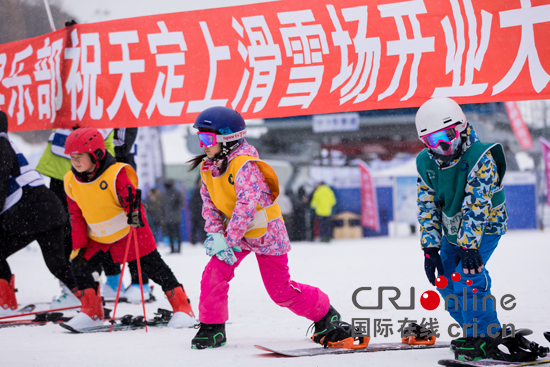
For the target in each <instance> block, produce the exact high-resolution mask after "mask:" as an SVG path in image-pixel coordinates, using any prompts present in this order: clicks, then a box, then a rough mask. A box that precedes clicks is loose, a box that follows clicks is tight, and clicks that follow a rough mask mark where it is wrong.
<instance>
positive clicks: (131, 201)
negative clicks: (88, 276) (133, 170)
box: [109, 186, 134, 333]
mask: <svg viewBox="0 0 550 367" xmlns="http://www.w3.org/2000/svg"><path fill="white" fill-rule="evenodd" d="M126 200H127V202H128V206H129V208H128V213H132V211H133V210H134V208H133V207H134V205H133V204H134V198H133V194H132V187H131V186H128V197H127V198H126ZM129 221H130V219H128V222H129ZM132 234H133V232H132V227H130V231H129V232H128V242H127V243H126V251H124V260H122V269H121V270H120V280H119V281H118V289H117V291H116V299H115V307H114V309H113V317H112V318H111V320H110V321H111V329H110V330H109V332H110V333H112V332H113V325H114V323H113V321H114V320H115V316H116V308H117V306H118V299H119V296H120V288H121V287H122V278H123V277H124V268H125V267H126V260H128V250H129V249H130V241H131V240H132Z"/></svg>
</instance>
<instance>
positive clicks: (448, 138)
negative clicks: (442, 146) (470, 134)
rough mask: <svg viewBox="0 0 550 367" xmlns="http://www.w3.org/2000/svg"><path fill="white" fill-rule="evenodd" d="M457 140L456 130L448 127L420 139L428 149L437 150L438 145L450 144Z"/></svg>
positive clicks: (453, 127)
mask: <svg viewBox="0 0 550 367" xmlns="http://www.w3.org/2000/svg"><path fill="white" fill-rule="evenodd" d="M456 138H458V130H457V129H456V127H455V126H449V127H446V128H444V129H441V130H438V131H436V132H433V133H431V134H428V135H424V136H423V137H422V141H423V142H424V144H426V146H427V147H429V148H437V147H438V146H439V143H441V142H444V143H449V144H450V143H451V142H452V141H453V140H454V139H456Z"/></svg>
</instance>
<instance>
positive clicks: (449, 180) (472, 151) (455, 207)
mask: <svg viewBox="0 0 550 367" xmlns="http://www.w3.org/2000/svg"><path fill="white" fill-rule="evenodd" d="M489 150H490V151H491V154H492V156H493V159H494V160H495V163H496V166H497V172H498V176H499V182H498V183H497V186H498V187H499V188H498V189H497V191H496V192H494V193H493V197H492V199H491V203H492V206H493V208H495V207H497V206H499V205H501V204H503V203H504V202H505V197H504V189H503V187H502V179H503V177H504V173H505V172H506V158H505V156H504V150H503V148H502V146H501V145H500V144H498V143H481V142H479V141H476V142H474V143H473V144H472V146H470V148H468V149H467V150H466V152H465V153H464V154H463V155H462V157H461V158H460V160H459V161H458V162H456V163H455V164H454V165H452V166H449V167H445V168H440V167H439V166H438V164H437V163H436V162H435V161H434V160H433V159H430V157H429V156H428V150H427V149H424V150H423V151H422V152H420V154H418V156H417V157H416V167H417V170H418V174H419V175H420V177H422V180H423V181H424V183H426V185H428V187H430V188H431V189H433V190H434V191H435V193H436V196H437V198H438V199H439V200H440V202H441V205H442V221H443V230H444V232H445V237H447V240H448V241H449V242H451V243H454V244H457V234H458V229H459V228H460V223H461V221H462V203H463V201H464V197H465V196H466V193H465V191H464V189H465V188H466V184H467V181H468V175H469V174H470V172H471V171H472V169H474V167H475V166H476V165H477V163H478V161H479V159H480V158H481V157H482V156H483V155H484V154H485V153H486V152H487V151H489Z"/></svg>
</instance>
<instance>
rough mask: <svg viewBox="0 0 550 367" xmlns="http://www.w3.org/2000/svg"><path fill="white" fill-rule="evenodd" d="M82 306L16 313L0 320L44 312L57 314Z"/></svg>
mask: <svg viewBox="0 0 550 367" xmlns="http://www.w3.org/2000/svg"><path fill="white" fill-rule="evenodd" d="M81 307H82V306H71V307H63V308H54V309H53V310H42V311H33V312H26V313H18V314H15V315H9V316H2V317H0V320H3V319H11V318H15V317H21V316H29V315H36V314H37V313H44V312H58V311H66V310H73V309H75V308H81Z"/></svg>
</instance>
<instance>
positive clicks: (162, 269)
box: [71, 250, 181, 293]
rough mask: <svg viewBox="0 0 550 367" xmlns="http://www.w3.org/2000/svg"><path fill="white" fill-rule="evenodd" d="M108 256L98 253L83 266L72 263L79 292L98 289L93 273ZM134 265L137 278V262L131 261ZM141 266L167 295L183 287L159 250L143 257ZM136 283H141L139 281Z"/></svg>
mask: <svg viewBox="0 0 550 367" xmlns="http://www.w3.org/2000/svg"><path fill="white" fill-rule="evenodd" d="M106 256H109V257H110V255H108V254H106V253H105V252H102V251H98V252H97V253H96V254H95V255H94V256H92V258H91V259H90V260H84V261H83V262H82V264H79V262H78V261H73V262H72V263H71V266H72V270H73V275H74V278H75V280H76V285H77V286H78V289H79V290H84V289H87V288H96V287H97V283H96V282H95V281H94V277H93V276H92V273H93V272H94V270H95V269H96V268H97V267H98V266H99V264H101V263H102V262H103V261H105V257H106ZM132 263H134V265H135V267H136V276H137V275H138V274H137V261H136V260H134V261H130V262H129V263H128V264H129V266H130V265H131V264H132ZM140 264H141V271H142V272H143V274H146V275H147V276H148V277H149V278H151V279H153V281H154V282H155V283H157V284H160V286H161V287H162V290H163V292H165V293H166V292H168V291H169V290H172V289H174V288H176V287H178V286H180V285H181V284H180V283H178V280H177V279H176V277H175V276H174V273H172V269H170V268H169V267H168V265H166V263H165V262H164V260H162V258H161V257H160V254H159V253H158V251H157V250H155V251H153V252H151V253H149V254H147V255H145V256H143V257H141V258H140ZM136 283H139V280H138V281H137V282H136Z"/></svg>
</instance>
